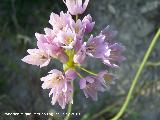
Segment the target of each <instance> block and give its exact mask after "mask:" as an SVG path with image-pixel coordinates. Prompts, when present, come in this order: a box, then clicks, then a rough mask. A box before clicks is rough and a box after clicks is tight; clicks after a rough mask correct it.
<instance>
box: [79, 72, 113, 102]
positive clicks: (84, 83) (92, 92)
mask: <svg viewBox="0 0 160 120" xmlns="http://www.w3.org/2000/svg"><path fill="white" fill-rule="evenodd" d="M106 78H107V79H106ZM111 80H112V76H111V75H110V74H109V73H108V72H107V71H102V72H100V73H99V74H98V75H97V76H87V77H85V78H82V79H80V81H79V85H80V89H82V90H83V92H84V94H85V96H86V98H88V97H89V96H90V97H91V98H92V99H93V100H95V101H96V100H97V99H98V97H97V92H98V91H101V92H104V91H105V90H106V89H107V88H108V87H109V82H106V81H111Z"/></svg>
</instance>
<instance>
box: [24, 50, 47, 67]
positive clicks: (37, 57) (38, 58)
mask: <svg viewBox="0 0 160 120" xmlns="http://www.w3.org/2000/svg"><path fill="white" fill-rule="evenodd" d="M27 52H28V53H29V55H27V56H25V57H24V58H23V59H22V61H23V62H26V63H28V64H32V65H37V66H40V67H44V66H47V65H48V64H49V62H50V56H49V55H48V54H47V53H45V51H43V50H41V49H28V50H27Z"/></svg>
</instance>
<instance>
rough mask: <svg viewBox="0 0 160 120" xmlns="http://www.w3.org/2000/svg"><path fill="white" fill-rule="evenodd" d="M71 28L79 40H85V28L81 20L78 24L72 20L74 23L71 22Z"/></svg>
mask: <svg viewBox="0 0 160 120" xmlns="http://www.w3.org/2000/svg"><path fill="white" fill-rule="evenodd" d="M70 28H71V30H72V31H74V33H75V34H76V36H77V39H82V38H83V36H84V32H85V26H84V24H83V23H82V21H81V20H80V19H78V20H77V21H76V22H75V21H74V20H73V19H72V21H71V22H70Z"/></svg>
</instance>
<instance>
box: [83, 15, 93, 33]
mask: <svg viewBox="0 0 160 120" xmlns="http://www.w3.org/2000/svg"><path fill="white" fill-rule="evenodd" d="M82 23H83V26H84V28H85V32H86V33H90V32H91V31H92V30H93V27H94V24H95V22H93V21H92V17H91V15H87V16H85V17H84V18H83V20H82Z"/></svg>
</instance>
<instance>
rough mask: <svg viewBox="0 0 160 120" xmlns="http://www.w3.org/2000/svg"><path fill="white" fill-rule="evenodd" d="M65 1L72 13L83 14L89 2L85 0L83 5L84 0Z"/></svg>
mask: <svg viewBox="0 0 160 120" xmlns="http://www.w3.org/2000/svg"><path fill="white" fill-rule="evenodd" d="M63 1H64V3H65V4H66V6H67V8H68V11H69V12H70V13H71V14H72V15H78V14H82V13H83V12H84V11H85V10H86V8H87V6H88V3H89V0H85V2H84V4H83V5H82V0H63Z"/></svg>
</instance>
